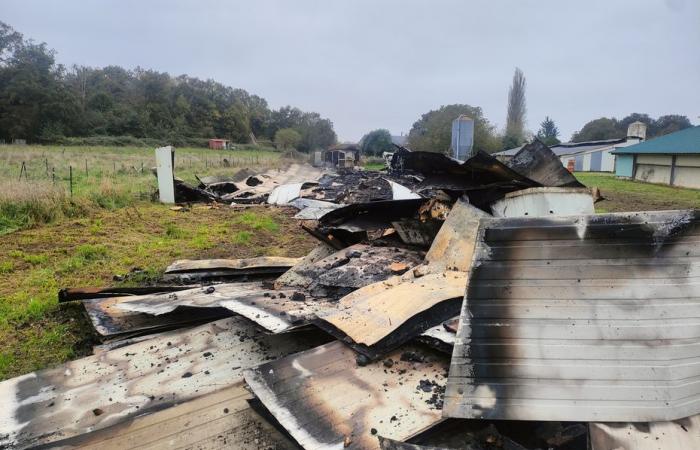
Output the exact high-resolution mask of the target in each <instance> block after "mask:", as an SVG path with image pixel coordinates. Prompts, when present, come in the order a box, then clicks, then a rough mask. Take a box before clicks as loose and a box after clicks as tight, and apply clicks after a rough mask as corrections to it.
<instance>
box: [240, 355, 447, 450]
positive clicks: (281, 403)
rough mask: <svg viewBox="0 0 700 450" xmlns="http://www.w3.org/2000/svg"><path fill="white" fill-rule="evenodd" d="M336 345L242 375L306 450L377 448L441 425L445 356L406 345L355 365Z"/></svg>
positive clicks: (273, 362)
mask: <svg viewBox="0 0 700 450" xmlns="http://www.w3.org/2000/svg"><path fill="white" fill-rule="evenodd" d="M355 358H356V354H355V352H353V351H352V350H351V349H350V348H348V347H346V346H344V345H343V344H342V343H340V342H332V343H330V344H326V345H323V346H321V347H318V348H315V349H312V350H309V351H306V352H303V353H298V354H296V355H292V356H289V357H287V358H283V359H279V360H277V361H272V362H269V363H266V364H263V365H261V366H258V367H256V368H255V369H250V370H247V371H245V374H244V376H245V380H246V382H247V383H248V385H249V386H250V387H251V389H252V390H253V393H254V394H255V395H256V396H257V397H258V398H259V399H260V400H261V401H262V402H263V404H264V405H265V406H266V407H267V409H268V410H269V411H270V412H271V413H272V415H274V417H275V418H276V419H277V420H278V421H279V423H280V424H281V425H282V426H283V427H284V428H285V429H286V430H287V431H288V432H289V433H290V434H291V435H292V436H293V437H294V439H295V440H296V441H297V442H298V443H299V444H300V445H301V446H302V447H304V448H305V449H307V450H312V449H328V448H339V449H342V448H350V449H379V441H378V439H377V435H381V436H385V437H388V438H391V439H396V440H405V439H407V438H409V437H410V436H412V435H414V434H416V433H418V432H420V431H422V430H424V429H426V428H428V427H430V426H432V425H434V424H436V423H438V422H440V420H441V419H440V411H439V408H440V407H441V392H442V389H443V386H444V381H445V379H444V377H445V376H446V369H447V358H446V357H445V356H443V355H440V354H437V353H433V352H431V351H430V350H428V349H424V348H422V347H404V348H401V349H400V350H397V351H395V352H393V353H392V354H390V355H388V357H387V358H386V359H385V360H384V361H379V362H376V363H370V364H367V365H365V366H358V365H357V363H356V361H355Z"/></svg>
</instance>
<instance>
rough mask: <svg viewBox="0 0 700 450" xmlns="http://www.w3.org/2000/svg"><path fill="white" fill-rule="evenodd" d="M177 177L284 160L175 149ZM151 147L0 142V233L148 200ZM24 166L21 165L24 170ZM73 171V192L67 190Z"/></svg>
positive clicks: (269, 154)
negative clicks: (0, 180) (11, 143)
mask: <svg viewBox="0 0 700 450" xmlns="http://www.w3.org/2000/svg"><path fill="white" fill-rule="evenodd" d="M175 155H176V160H175V170H176V174H177V176H178V177H180V178H183V179H185V180H186V181H188V182H191V183H196V177H195V175H200V176H201V175H233V174H235V173H236V172H237V171H239V170H241V169H242V168H251V169H253V170H263V169H268V168H275V167H282V166H283V165H285V164H286V163H287V161H285V160H283V159H281V158H280V153H278V152H275V151H270V150H265V149H262V150H237V151H221V150H209V149H187V148H185V149H176V153H175ZM154 165H155V157H154V152H153V149H150V148H130V147H60V146H11V145H0V179H2V180H5V181H4V182H2V184H0V191H2V192H0V234H7V233H10V232H13V231H16V230H18V229H22V228H27V227H31V226H35V225H38V224H42V223H50V222H52V221H54V220H56V219H59V218H61V217H75V216H76V215H81V214H84V213H86V211H88V210H91V209H94V208H98V207H99V208H106V209H115V208H120V207H124V206H127V205H133V204H137V203H139V202H143V201H148V200H150V199H151V197H152V195H153V193H154V192H155V190H156V186H157V183H156V179H155V177H154V176H153V174H152V173H151V167H153V166H154ZM23 167H24V168H23ZM71 171H72V192H71V182H70V179H71Z"/></svg>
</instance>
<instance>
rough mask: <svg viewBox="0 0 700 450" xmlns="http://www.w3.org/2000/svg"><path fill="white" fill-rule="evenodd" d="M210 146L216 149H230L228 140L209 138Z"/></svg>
mask: <svg viewBox="0 0 700 450" xmlns="http://www.w3.org/2000/svg"><path fill="white" fill-rule="evenodd" d="M209 148H213V149H214V150H228V140H226V139H209Z"/></svg>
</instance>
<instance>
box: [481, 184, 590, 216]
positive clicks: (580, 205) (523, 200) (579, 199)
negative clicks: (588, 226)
mask: <svg viewBox="0 0 700 450" xmlns="http://www.w3.org/2000/svg"><path fill="white" fill-rule="evenodd" d="M491 212H492V213H493V215H494V216H495V217H526V216H527V217H546V216H569V215H573V214H594V213H595V209H594V207H593V197H592V196H591V194H590V192H589V191H587V190H586V189H572V188H531V189H526V190H524V191H520V192H518V193H517V194H515V195H512V196H506V197H505V198H503V199H501V200H499V201H497V202H495V203H494V204H492V205H491Z"/></svg>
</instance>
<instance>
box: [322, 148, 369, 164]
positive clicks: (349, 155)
mask: <svg viewBox="0 0 700 450" xmlns="http://www.w3.org/2000/svg"><path fill="white" fill-rule="evenodd" d="M359 162H360V146H359V145H357V144H338V145H334V146H333V147H331V148H329V149H328V150H325V151H324V152H323V163H324V165H326V166H330V167H336V168H339V169H340V168H343V167H353V166H356V165H357V164H359Z"/></svg>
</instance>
